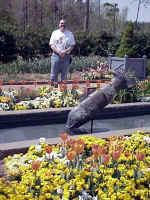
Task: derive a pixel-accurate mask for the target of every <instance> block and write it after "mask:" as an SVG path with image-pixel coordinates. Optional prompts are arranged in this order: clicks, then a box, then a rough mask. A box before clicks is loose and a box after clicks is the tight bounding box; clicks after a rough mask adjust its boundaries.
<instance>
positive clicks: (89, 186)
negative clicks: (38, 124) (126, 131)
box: [0, 131, 150, 200]
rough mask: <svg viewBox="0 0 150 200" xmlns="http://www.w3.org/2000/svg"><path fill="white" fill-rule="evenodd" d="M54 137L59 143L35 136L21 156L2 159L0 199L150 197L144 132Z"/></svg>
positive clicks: (149, 141)
mask: <svg viewBox="0 0 150 200" xmlns="http://www.w3.org/2000/svg"><path fill="white" fill-rule="evenodd" d="M60 137H61V139H62V142H61V143H60V144H56V145H49V144H47V143H46V140H45V139H44V138H40V141H39V143H38V144H36V145H33V146H30V147H29V149H28V152H27V153H26V154H24V155H23V154H16V155H13V156H8V157H6V158H5V168H6V170H7V174H8V176H7V178H4V177H2V178H1V179H0V199H1V200H8V199H9V200H16V199H17V200H90V199H92V200H148V199H150V135H149V134H148V133H147V134H145V133H143V132H141V131H137V132H136V133H135V134H133V135H131V136H113V137H110V138H108V139H102V138H96V137H93V136H87V135H86V136H85V135H84V136H79V137H78V138H77V139H73V138H72V137H70V136H68V135H67V134H61V135H60Z"/></svg>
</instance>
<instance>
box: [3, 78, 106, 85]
mask: <svg viewBox="0 0 150 200" xmlns="http://www.w3.org/2000/svg"><path fill="white" fill-rule="evenodd" d="M98 81H99V80H77V79H74V80H65V81H63V84H74V83H86V82H89V83H97V82H98ZM100 81H101V83H104V82H105V81H106V82H107V81H110V79H109V78H103V79H101V80H100ZM49 82H50V81H49V80H43V81H42V80H41V81H37V80H34V81H27V80H19V81H15V80H10V81H4V82H3V83H2V85H33V84H35V83H36V84H38V85H46V84H49ZM60 83H61V82H58V84H60Z"/></svg>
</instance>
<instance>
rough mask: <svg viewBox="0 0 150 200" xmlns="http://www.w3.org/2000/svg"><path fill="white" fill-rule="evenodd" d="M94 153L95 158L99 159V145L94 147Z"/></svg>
mask: <svg viewBox="0 0 150 200" xmlns="http://www.w3.org/2000/svg"><path fill="white" fill-rule="evenodd" d="M92 152H93V155H94V158H95V159H98V157H99V156H100V154H101V148H100V146H99V145H98V144H94V145H92Z"/></svg>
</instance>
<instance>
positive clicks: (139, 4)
mask: <svg viewBox="0 0 150 200" xmlns="http://www.w3.org/2000/svg"><path fill="white" fill-rule="evenodd" d="M140 6H141V0H139V2H138V10H137V15H136V20H135V24H137V21H138V17H139V11H140Z"/></svg>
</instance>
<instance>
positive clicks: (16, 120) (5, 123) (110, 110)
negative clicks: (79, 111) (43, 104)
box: [0, 102, 150, 129]
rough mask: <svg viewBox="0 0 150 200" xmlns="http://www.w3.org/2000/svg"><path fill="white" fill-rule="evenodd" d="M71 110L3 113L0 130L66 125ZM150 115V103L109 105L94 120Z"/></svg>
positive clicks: (0, 118)
mask: <svg viewBox="0 0 150 200" xmlns="http://www.w3.org/2000/svg"><path fill="white" fill-rule="evenodd" d="M70 110H71V108H49V109H38V110H35V109H34V110H22V111H1V112H0V129H2V128H8V127H9V128H13V127H19V126H20V127H21V126H32V125H46V124H53V123H65V122H66V120H67V116H68V113H69V111H70ZM144 114H150V103H146V102H144V103H143V102H140V103H125V104H109V105H108V106H106V107H105V108H104V110H103V111H101V112H98V113H97V114H96V116H95V118H94V119H108V118H109V119H110V118H117V117H124V116H126V117H127V116H137V115H144Z"/></svg>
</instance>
